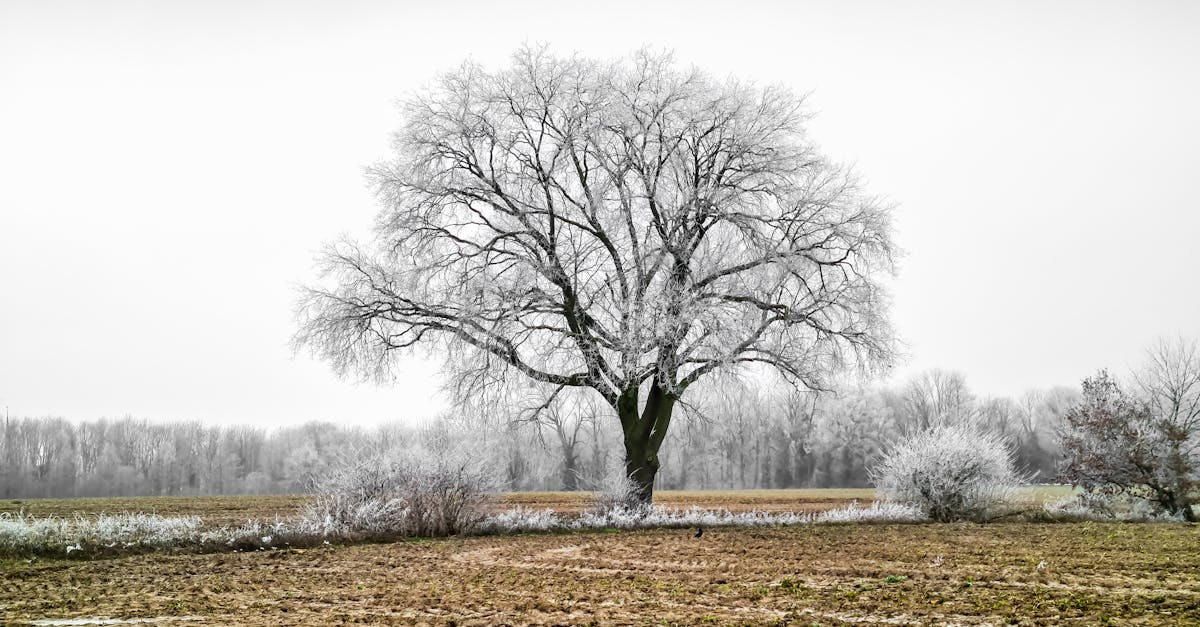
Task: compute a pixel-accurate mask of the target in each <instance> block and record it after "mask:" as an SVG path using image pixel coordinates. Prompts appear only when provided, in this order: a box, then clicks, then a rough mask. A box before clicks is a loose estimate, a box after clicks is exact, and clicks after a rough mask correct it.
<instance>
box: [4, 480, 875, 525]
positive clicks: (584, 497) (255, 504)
mask: <svg viewBox="0 0 1200 627" xmlns="http://www.w3.org/2000/svg"><path fill="white" fill-rule="evenodd" d="M872 495H873V492H872V490H869V489H846V490H711V491H688V492H681V491H671V490H664V491H659V492H656V493H655V502H656V503H658V504H659V505H663V506H666V507H691V506H697V507H703V508H725V509H728V510H731V511H735V512H741V511H751V510H760V511H771V512H779V511H797V512H799V511H804V512H811V511H824V510H828V509H834V508H836V507H843V506H845V505H847V504H849V503H850V502H852V501H855V500H858V501H861V502H870V501H871V498H872ZM308 499H309V497H307V496H303V495H270V496H149V497H129V498H89V499H28V500H0V514H2V513H4V512H8V513H12V514H15V513H17V512H24V513H25V514H27V515H32V516H39V517H42V516H59V517H70V516H74V515H76V514H81V515H96V514H116V513H121V512H144V513H147V514H161V515H163V516H200V517H201V518H202V519H203V520H204V523H205V525H206V526H222V525H239V524H242V523H244V522H246V521H247V520H248V519H257V520H267V521H269V520H274V519H275V518H276V517H279V518H288V517H290V516H293V515H295V514H296V512H297V511H298V510H299V509H300V508H301V507H302V506H303V505H304V504H305V503H307V502H308ZM590 499H591V494H590V493H588V492H517V493H511V494H504V495H501V496H500V498H499V499H498V502H497V503H496V508H497V509H507V508H510V507H516V506H521V507H534V508H539V509H546V508H549V509H553V510H554V511H556V512H558V513H560V514H568V515H569V514H578V513H579V512H580V511H582V510H583V509H584V508H586V507H587V506H588V505H589V503H590Z"/></svg>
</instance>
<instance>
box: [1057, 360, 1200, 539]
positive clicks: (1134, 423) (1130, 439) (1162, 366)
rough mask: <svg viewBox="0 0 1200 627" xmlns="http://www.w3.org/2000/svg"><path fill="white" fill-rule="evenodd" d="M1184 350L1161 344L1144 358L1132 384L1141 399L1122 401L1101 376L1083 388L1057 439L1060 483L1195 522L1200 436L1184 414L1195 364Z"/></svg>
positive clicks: (1121, 393)
mask: <svg viewBox="0 0 1200 627" xmlns="http://www.w3.org/2000/svg"><path fill="white" fill-rule="evenodd" d="M1193 346H1194V345H1193ZM1188 348H1189V347H1188V345H1186V344H1182V343H1181V344H1179V345H1177V346H1168V345H1165V344H1160V345H1159V346H1158V347H1156V348H1155V349H1152V350H1151V351H1150V357H1151V361H1150V365H1149V367H1148V368H1147V369H1145V370H1144V371H1142V372H1141V373H1139V376H1138V381H1139V382H1141V387H1142V388H1143V389H1142V391H1143V392H1144V393H1145V396H1140V395H1137V394H1130V393H1127V392H1126V391H1125V390H1123V389H1122V388H1121V385H1120V384H1118V383H1117V381H1116V380H1115V379H1113V378H1112V377H1111V376H1110V375H1109V374H1108V373H1107V372H1105V371H1101V372H1100V373H1099V374H1097V375H1096V376H1094V377H1091V378H1088V379H1085V380H1084V382H1083V395H1082V400H1080V402H1079V403H1078V404H1077V405H1075V406H1074V407H1072V408H1071V410H1070V411H1068V412H1067V415H1066V417H1065V427H1064V429H1063V432H1062V434H1061V443H1062V448H1063V452H1064V454H1065V456H1066V464H1065V466H1064V467H1063V471H1062V472H1063V476H1064V477H1065V478H1066V479H1068V480H1069V481H1070V482H1071V483H1072V484H1073V485H1079V486H1081V487H1083V488H1084V489H1086V490H1089V491H1094V492H1098V493H1101V494H1113V493H1123V494H1128V495H1131V496H1134V497H1138V498H1143V499H1146V500H1148V501H1150V502H1152V503H1154V504H1156V505H1157V506H1158V507H1160V508H1161V509H1162V510H1165V511H1167V512H1170V513H1171V514H1175V515H1179V516H1182V517H1184V518H1185V519H1186V520H1188V521H1195V520H1196V513H1195V511H1194V510H1193V509H1192V505H1193V503H1195V502H1196V500H1197V498H1198V497H1200V495H1198V494H1197V490H1198V489H1200V456H1198V455H1197V452H1198V451H1197V439H1198V438H1200V433H1197V431H1196V428H1195V427H1196V423H1195V420H1194V418H1195V415H1194V414H1192V413H1191V410H1190V409H1189V408H1190V407H1193V406H1194V399H1192V398H1190V397H1191V396H1193V395H1195V394H1198V393H1200V384H1197V383H1189V381H1191V380H1193V375H1192V374H1190V373H1192V372H1193V371H1194V370H1195V369H1196V367H1197V364H1196V363H1195V362H1196V359H1195V351H1194V349H1193V350H1191V351H1189V350H1188ZM1189 415H1190V417H1189ZM1189 425H1190V430H1189Z"/></svg>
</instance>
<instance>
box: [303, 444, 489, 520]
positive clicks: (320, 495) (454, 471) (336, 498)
mask: <svg viewBox="0 0 1200 627" xmlns="http://www.w3.org/2000/svg"><path fill="white" fill-rule="evenodd" d="M313 492H314V494H315V499H314V501H313V503H312V505H310V506H309V507H307V508H305V510H304V511H303V512H302V514H301V521H300V529H301V530H302V531H304V532H308V533H321V534H339V533H367V534H380V535H400V536H448V535H455V534H459V533H464V532H468V531H471V530H472V529H473V528H474V527H475V525H477V524H478V523H479V522H481V521H482V520H483V519H484V517H485V515H486V514H487V508H488V505H489V504H490V503H491V497H492V492H493V490H492V486H491V480H490V477H489V475H488V474H487V473H486V472H484V471H483V469H482V468H480V467H479V466H477V465H476V464H474V463H472V462H470V461H468V460H466V459H463V458H454V457H452V456H443V457H437V458H433V457H431V456H427V455H416V456H409V457H404V458H401V457H399V456H396V455H388V454H378V455H372V456H369V457H367V458H366V459H364V460H361V461H356V462H349V463H343V464H341V465H339V466H337V467H334V468H332V469H331V470H330V471H329V472H328V473H327V474H326V475H325V476H323V477H320V478H318V479H317V480H315V481H314V482H313Z"/></svg>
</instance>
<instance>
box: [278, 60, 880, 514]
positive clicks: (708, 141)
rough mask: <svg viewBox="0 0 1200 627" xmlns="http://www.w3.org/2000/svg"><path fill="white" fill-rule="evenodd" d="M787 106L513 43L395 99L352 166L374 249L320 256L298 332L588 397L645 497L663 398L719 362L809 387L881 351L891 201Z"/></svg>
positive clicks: (318, 348) (779, 97)
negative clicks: (604, 414)
mask: <svg viewBox="0 0 1200 627" xmlns="http://www.w3.org/2000/svg"><path fill="white" fill-rule="evenodd" d="M807 117H808V114H807V113H806V110H805V108H804V106H803V99H802V98H800V97H797V96H796V95H794V94H793V93H792V92H790V91H788V90H787V89H784V88H781V87H765V88H760V87H756V86H754V85H751V84H747V83H744V82H740V81H737V80H733V79H729V80H716V79H714V78H712V77H710V76H708V75H706V74H705V73H703V72H701V71H699V70H695V69H682V68H679V67H677V66H676V65H675V64H674V63H673V62H672V60H671V58H670V56H669V55H655V54H651V53H648V52H640V53H636V54H634V55H632V56H631V57H629V58H626V59H621V60H617V61H614V62H607V63H606V62H599V61H594V60H589V59H583V58H578V57H571V58H558V57H555V56H553V55H551V54H549V53H547V52H545V51H544V50H541V49H523V50H520V51H518V52H517V53H516V54H515V55H514V57H513V63H512V65H511V66H510V67H508V68H506V69H503V70H499V71H494V72H493V71H488V70H485V69H484V68H482V67H480V66H479V65H476V64H473V63H467V64H465V65H463V66H462V67H461V68H459V69H457V70H456V71H453V72H450V73H447V74H445V75H443V76H441V77H440V78H439V79H438V80H437V81H436V82H435V83H434V84H432V85H431V86H430V87H429V88H428V89H426V90H425V91H423V92H421V93H419V94H417V95H414V96H412V97H411V98H409V99H408V100H407V101H405V102H404V104H403V126H402V128H401V130H400V131H399V132H398V133H397V134H396V136H395V142H394V147H395V157H394V158H393V159H392V160H390V161H387V162H385V163H381V164H379V165H377V166H375V167H374V168H372V169H371V170H370V179H371V181H372V184H373V185H374V187H375V190H376V192H377V195H378V198H379V199H380V201H381V204H382V210H381V212H380V214H379V219H378V224H377V241H376V242H374V243H372V244H371V245H370V246H361V245H358V244H355V243H352V242H341V243H338V244H334V245H332V246H331V247H330V248H329V249H328V251H327V253H326V255H325V257H324V270H325V278H326V281H325V283H324V284H322V285H320V286H316V287H312V288H310V289H307V290H306V291H305V296H304V299H303V301H302V305H301V324H302V326H301V329H300V331H299V333H298V334H297V341H298V343H299V344H301V345H307V346H308V347H310V348H311V349H312V350H313V351H314V352H315V353H316V354H317V355H319V356H321V357H323V358H325V359H327V360H328V361H329V362H331V363H332V365H333V367H334V368H335V369H336V370H337V371H339V372H340V373H354V372H357V373H362V374H370V373H374V374H377V375H378V374H382V375H386V374H387V373H388V368H389V364H390V363H391V359H392V356H393V355H394V354H395V353H396V352H397V351H401V350H403V349H407V348H410V347H416V346H418V345H422V346H425V347H427V348H433V349H436V350H437V351H438V354H439V355H441V356H443V357H445V358H446V360H447V364H448V365H449V367H450V372H451V373H452V377H453V379H454V381H455V383H456V384H457V385H459V386H462V387H463V388H464V389H470V388H471V386H473V385H480V384H482V383H484V382H486V381H495V380H497V379H506V378H512V377H523V378H525V379H527V380H533V381H536V382H539V383H540V384H543V385H545V386H549V387H550V388H551V390H559V389H564V388H590V389H591V390H594V391H595V392H596V393H598V394H599V395H600V396H601V397H603V399H604V400H605V401H606V402H607V403H608V404H609V405H611V406H612V407H613V408H614V409H615V410H616V414H617V415H618V417H619V419H620V422H621V427H622V429H623V432H624V440H625V446H626V465H627V469H628V471H629V472H630V475H631V476H632V477H633V478H634V480H635V481H637V482H638V483H639V484H640V486H641V487H642V497H643V499H645V500H647V501H648V500H649V499H650V497H651V494H652V492H651V491H652V485H653V480H654V474H655V472H656V471H657V468H658V456H657V452H658V447H659V446H660V445H661V443H662V440H663V437H665V435H666V433H667V428H668V426H669V424H670V419H671V411H672V408H673V407H674V405H675V402H676V401H677V400H678V399H679V398H680V396H681V395H682V394H683V392H684V390H685V389H687V388H688V387H689V386H691V385H693V384H695V383H696V382H697V381H700V380H702V379H704V378H705V377H706V376H708V375H710V374H713V373H716V372H719V371H725V372H733V373H737V372H745V371H747V370H746V369H747V368H751V369H753V368H755V367H758V368H763V367H766V368H769V369H773V370H775V371H778V372H780V373H782V374H783V375H784V377H786V378H787V379H788V380H790V381H792V382H793V383H795V384H798V385H803V386H807V387H811V388H819V387H822V386H823V385H824V384H825V382H826V381H827V375H828V374H829V373H831V372H833V371H835V370H837V369H838V368H841V367H844V366H846V365H849V364H856V365H859V366H863V365H877V364H881V363H886V362H887V361H888V360H889V358H890V356H891V334H890V329H889V326H888V324H887V319H886V309H887V298H886V295H885V293H884V292H883V290H882V289H881V287H880V285H879V283H878V281H877V277H878V275H879V273H880V272H881V271H882V272H890V271H891V256H892V242H891V234H890V221H889V213H890V211H889V207H888V206H886V205H885V204H884V203H882V202H881V201H880V200H878V199H877V198H874V197H872V196H869V195H867V194H866V193H864V191H863V190H862V188H861V185H860V184H859V181H858V180H857V179H856V177H855V176H854V175H853V174H852V173H851V172H849V171H848V169H846V168H844V167H840V166H838V165H835V164H833V163H830V162H829V161H828V160H827V159H825V158H824V157H823V156H822V155H821V154H820V153H819V152H818V151H817V149H816V147H815V146H814V145H813V143H812V142H811V141H810V140H809V139H808V138H807V137H806V134H805V122H806V120H807Z"/></svg>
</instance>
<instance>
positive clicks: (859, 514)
mask: <svg viewBox="0 0 1200 627" xmlns="http://www.w3.org/2000/svg"><path fill="white" fill-rule="evenodd" d="M927 520H929V518H928V517H927V516H925V513H924V512H922V511H921V510H920V509H918V508H917V507H916V506H915V505H912V504H911V503H897V502H895V501H872V502H871V505H870V506H868V507H859V506H858V505H857V503H854V504H851V505H850V506H849V507H842V508H839V509H831V510H829V511H825V512H821V513H820V514H817V516H816V518H815V519H814V522H818V523H890V522H925V521H927Z"/></svg>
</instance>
